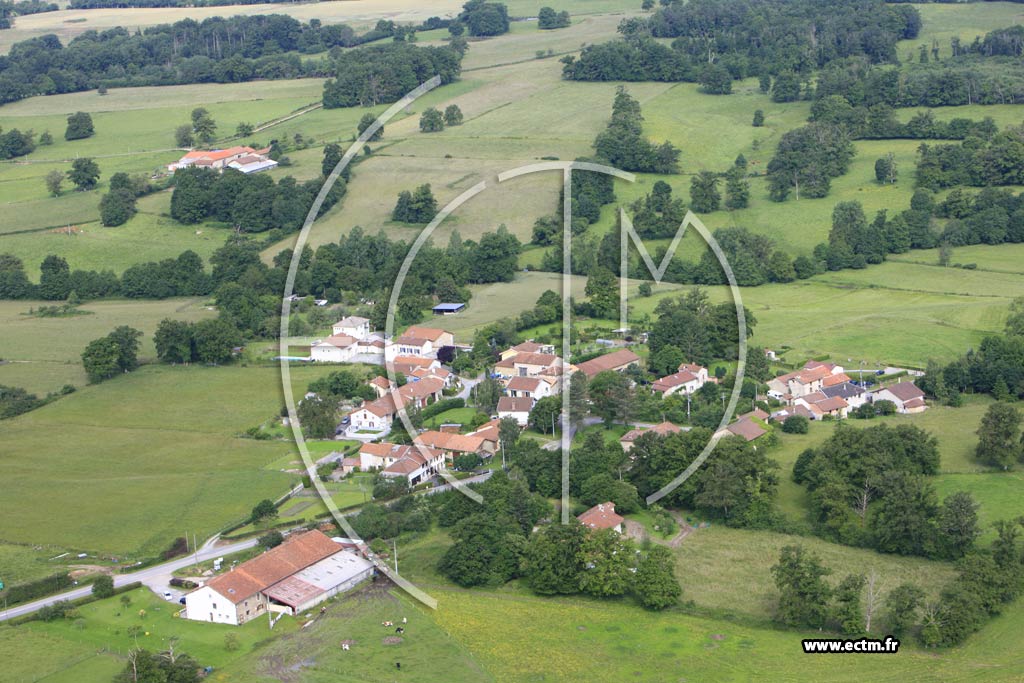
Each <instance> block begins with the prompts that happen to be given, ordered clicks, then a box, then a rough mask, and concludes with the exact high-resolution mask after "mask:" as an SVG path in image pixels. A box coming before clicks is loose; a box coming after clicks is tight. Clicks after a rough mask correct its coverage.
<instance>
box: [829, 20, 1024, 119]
mask: <svg viewBox="0 0 1024 683" xmlns="http://www.w3.org/2000/svg"><path fill="white" fill-rule="evenodd" d="M990 35H992V34H990ZM1014 39H1016V40H1019V38H1016V36H1012V38H1011V39H1010V40H1008V42H1007V43H1006V44H1007V45H1010V46H1012V44H1013V42H1012V41H1013V40H1014ZM975 45H977V46H979V49H980V45H981V43H980V42H976V44H975ZM972 48H973V46H972V47H968V48H964V47H961V46H960V44H959V39H958V38H953V49H954V51H959V54H958V55H957V56H954V58H953V59H952V60H947V61H945V62H942V63H939V62H937V61H934V62H932V63H925V64H920V63H918V64H907V65H903V66H902V67H899V68H896V67H890V66H872V65H871V64H869V63H868V62H867V61H866V60H863V59H849V60H843V61H839V62H833V63H832V64H830V65H828V66H827V67H826V68H825V69H823V70H822V71H821V73H820V74H819V76H818V79H817V84H816V86H815V91H814V95H815V97H818V98H823V97H829V96H832V95H842V96H843V97H845V98H846V99H847V100H848V101H849V102H850V103H851V104H853V105H855V106H865V107H872V106H874V105H879V104H884V105H888V106H890V107H949V106H962V105H969V104H1017V103H1020V102H1022V101H1024V72H1022V71H1021V69H1020V63H1019V60H1017V59H1016V58H1015V57H1011V56H1005V57H1004V56H998V53H997V56H985V55H983V54H982V53H980V52H975V51H973V49H972ZM999 49H1002V47H1000V48H999Z"/></svg>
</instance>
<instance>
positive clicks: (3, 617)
mask: <svg viewBox="0 0 1024 683" xmlns="http://www.w3.org/2000/svg"><path fill="white" fill-rule="evenodd" d="M258 541H259V539H258V538H249V539H246V540H244V541H239V542H237V543H231V544H228V545H222V546H215V545H212V544H211V543H210V542H207V543H204V544H203V547H202V548H200V549H199V552H197V553H191V554H189V555H186V556H184V557H179V558H177V559H174V560H170V561H168V562H163V563H161V564H157V565H153V566H152V567H146V568H145V569H140V570H139V571H136V572H129V573H127V574H115V575H114V586H115V587H120V586H125V585H127V584H129V583H133V582H135V581H139V582H142V583H145V582H146V581H148V580H150V579H155V578H158V577H161V576H167V575H169V574H171V573H173V572H175V571H177V570H178V569H182V568H184V567H188V566H190V565H192V564H195V563H196V561H197V558H198V561H199V562H203V561H204V560H212V559H216V558H218V557H221V556H222V555H230V554H232V553H237V552H240V551H242V550H248V549H249V548H252V547H253V546H254V545H256V543H257V542H258ZM91 592H92V586H81V587H79V588H75V589H72V590H69V591H66V592H64V593H59V594H57V595H51V596H49V597H46V598H41V599H39V600H35V601H33V602H26V603H25V604H24V605H17V606H15V607H11V608H10V609H7V610H4V611H3V612H2V613H0V621H7V620H8V619H13V618H15V617H20V616H24V615H26V614H31V613H32V612H35V611H36V610H38V609H40V608H42V607H45V606H46V605H50V604H53V603H55V602H58V601H60V600H74V599H76V598H84V597H85V596H87V595H89V594H90V593H91Z"/></svg>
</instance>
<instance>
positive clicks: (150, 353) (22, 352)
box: [0, 299, 215, 393]
mask: <svg viewBox="0 0 1024 683" xmlns="http://www.w3.org/2000/svg"><path fill="white" fill-rule="evenodd" d="M49 303H52V302H46V301H2V302H0V326H2V327H3V330H4V333H3V335H2V336H0V358H2V359H3V361H4V362H3V363H2V364H0V384H8V385H14V386H21V387H24V388H26V389H28V390H29V391H34V392H42V393H46V392H47V391H53V390H55V389H59V388H60V387H61V386H63V385H64V384H73V385H75V386H78V387H82V386H84V385H85V383H86V378H85V372H84V370H83V369H82V358H81V354H82V350H83V349H84V348H85V347H86V345H87V344H88V343H89V342H90V341H92V340H93V339H97V338H99V337H102V336H104V335H106V334H108V333H109V332H110V331H111V330H112V329H114V328H115V327H117V326H119V325H130V326H132V327H134V328H136V329H138V330H140V331H142V333H143V337H142V340H141V347H140V350H139V359H140V360H141V361H142V362H146V361H152V360H155V359H156V348H155V347H154V346H153V333H154V332H155V331H156V327H157V325H158V324H159V322H160V321H161V320H163V319H164V318H174V319H176V320H189V321H196V320H202V319H204V318H210V317H213V316H214V315H215V313H214V311H212V310H210V309H209V308H207V307H205V306H204V305H203V302H202V300H201V299H164V300H162V301H132V300H124V299H121V300H117V299H113V300H106V301H93V302H89V303H86V304H83V305H82V306H81V308H80V309H79V310H81V311H85V312H86V314H85V315H74V316H69V317H61V318H41V317H38V316H34V315H28V312H29V310H30V309H33V308H37V307H39V306H41V305H47V304H49ZM42 340H45V342H44V341H42Z"/></svg>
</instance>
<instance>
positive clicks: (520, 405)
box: [498, 396, 534, 427]
mask: <svg viewBox="0 0 1024 683" xmlns="http://www.w3.org/2000/svg"><path fill="white" fill-rule="evenodd" d="M533 404H534V400H533V399H532V398H525V397H516V396H502V397H501V398H499V399H498V419H504V418H506V417H511V418H512V419H513V420H515V421H516V424H518V425H519V426H520V427H525V426H526V424H527V422H529V420H530V411H531V410H533Z"/></svg>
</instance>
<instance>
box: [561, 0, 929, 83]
mask: <svg viewBox="0 0 1024 683" xmlns="http://www.w3.org/2000/svg"><path fill="white" fill-rule="evenodd" d="M920 26H921V19H920V15H919V14H918V12H917V10H916V9H915V8H912V7H907V6H900V7H889V6H888V5H887V4H885V3H883V2H880V1H879V0H858V1H857V2H850V3H843V4H841V5H837V6H835V5H822V4H821V3H817V2H814V1H813V0H799V1H798V2H783V1H782V0H744V1H743V2H732V1H726V0H698V1H697V2H688V3H676V2H672V3H668V4H666V5H664V6H663V7H661V8H659V9H658V10H657V11H656V12H655V13H654V14H653V15H652V16H650V17H649V18H642V17H637V18H632V19H627V20H624V21H623V22H621V23H620V25H619V32H620V33H621V34H622V35H623V38H622V39H621V40H618V41H612V42H610V43H604V44H600V45H593V46H587V47H585V48H584V49H583V51H582V52H581V53H580V56H579V57H578V58H572V57H567V58H565V59H563V62H564V64H565V68H564V70H563V76H564V77H565V78H569V79H573V80H601V81H607V80H626V81H641V80H654V81H700V82H701V83H702V85H704V87H705V90H706V91H709V92H714V93H723V94H724V93H726V92H728V91H729V89H730V87H729V86H728V81H731V80H732V79H740V78H746V77H747V76H751V75H758V76H769V75H778V74H783V73H790V74H792V73H799V74H808V73H810V72H811V71H812V70H814V69H817V68H820V67H823V66H825V65H826V64H828V63H830V62H832V61H833V60H837V59H843V58H847V57H854V56H862V57H864V58H865V59H867V60H868V61H869V62H871V63H885V62H895V61H897V57H896V43H897V41H898V40H901V39H906V38H913V37H916V36H917V34H918V32H919V30H920ZM656 38H674V40H673V42H672V45H671V47H668V46H666V45H663V44H660V43H658V42H656V41H655V40H654V39H656Z"/></svg>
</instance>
